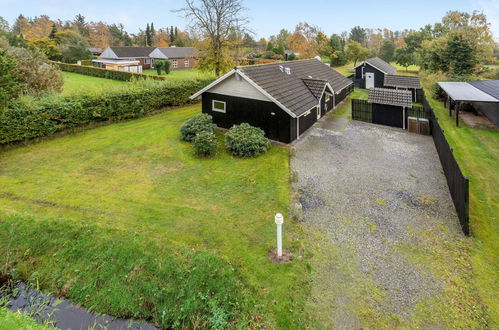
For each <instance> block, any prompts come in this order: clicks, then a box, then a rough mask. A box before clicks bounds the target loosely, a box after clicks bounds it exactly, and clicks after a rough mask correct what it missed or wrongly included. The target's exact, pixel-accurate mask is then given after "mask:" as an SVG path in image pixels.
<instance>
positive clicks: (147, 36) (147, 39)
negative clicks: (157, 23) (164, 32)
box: [146, 23, 151, 46]
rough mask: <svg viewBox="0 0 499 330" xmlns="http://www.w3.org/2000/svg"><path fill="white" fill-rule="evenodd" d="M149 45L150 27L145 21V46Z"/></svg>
mask: <svg viewBox="0 0 499 330" xmlns="http://www.w3.org/2000/svg"><path fill="white" fill-rule="evenodd" d="M150 45H151V29H150V28H149V23H147V27H146V46H150Z"/></svg>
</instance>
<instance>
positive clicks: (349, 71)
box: [332, 61, 420, 77]
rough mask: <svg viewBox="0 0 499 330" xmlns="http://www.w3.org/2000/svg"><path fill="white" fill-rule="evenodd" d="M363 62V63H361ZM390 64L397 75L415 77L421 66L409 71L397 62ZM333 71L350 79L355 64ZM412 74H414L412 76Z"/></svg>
mask: <svg viewBox="0 0 499 330" xmlns="http://www.w3.org/2000/svg"><path fill="white" fill-rule="evenodd" d="M360 62H362V61H360ZM360 62H357V64H356V65H359V63H360ZM390 64H391V65H392V66H394V67H395V68H396V69H397V71H398V72H397V74H399V75H408V73H409V75H415V74H416V73H417V72H418V71H419V70H420V68H419V66H417V65H410V66H409V67H408V68H407V69H406V68H405V67H403V66H401V65H400V64H397V63H396V62H390ZM332 68H333V69H335V70H336V71H338V72H339V73H341V74H342V75H344V76H345V77H348V76H350V75H352V74H354V70H353V68H354V64H353V62H352V63H348V64H345V65H343V66H338V67H332ZM410 73H412V74H410Z"/></svg>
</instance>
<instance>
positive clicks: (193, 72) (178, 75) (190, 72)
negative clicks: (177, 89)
mask: <svg viewBox="0 0 499 330" xmlns="http://www.w3.org/2000/svg"><path fill="white" fill-rule="evenodd" d="M143 73H147V74H153V75H157V74H158V73H157V72H156V70H155V69H148V70H143ZM161 76H164V77H168V78H171V79H178V80H182V79H195V78H203V79H204V78H207V77H215V74H214V73H211V72H205V71H201V70H199V69H184V70H172V71H171V72H170V74H168V75H167V74H165V72H164V71H161Z"/></svg>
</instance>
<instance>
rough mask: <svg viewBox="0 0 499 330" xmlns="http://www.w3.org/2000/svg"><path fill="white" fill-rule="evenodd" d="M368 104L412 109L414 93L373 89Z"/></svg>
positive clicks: (370, 91)
mask: <svg viewBox="0 0 499 330" xmlns="http://www.w3.org/2000/svg"><path fill="white" fill-rule="evenodd" d="M368 102H369V103H378V104H387V105H397V106H401V107H406V108H410V107H412V93H411V92H410V91H402V90H396V89H388V88H371V89H370V90H369V96H368Z"/></svg>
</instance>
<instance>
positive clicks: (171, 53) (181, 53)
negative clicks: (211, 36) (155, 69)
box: [158, 47, 196, 58]
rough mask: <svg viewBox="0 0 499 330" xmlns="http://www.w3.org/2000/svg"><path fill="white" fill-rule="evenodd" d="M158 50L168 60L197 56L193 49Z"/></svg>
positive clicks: (170, 48)
mask: <svg viewBox="0 0 499 330" xmlns="http://www.w3.org/2000/svg"><path fill="white" fill-rule="evenodd" d="M158 49H159V51H160V52H162V53H163V54H164V55H165V56H166V57H168V58H186V57H194V56H195V55H196V53H195V52H194V48H192V47H158Z"/></svg>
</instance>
